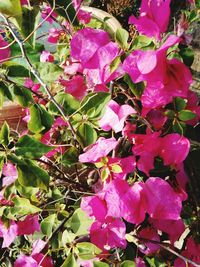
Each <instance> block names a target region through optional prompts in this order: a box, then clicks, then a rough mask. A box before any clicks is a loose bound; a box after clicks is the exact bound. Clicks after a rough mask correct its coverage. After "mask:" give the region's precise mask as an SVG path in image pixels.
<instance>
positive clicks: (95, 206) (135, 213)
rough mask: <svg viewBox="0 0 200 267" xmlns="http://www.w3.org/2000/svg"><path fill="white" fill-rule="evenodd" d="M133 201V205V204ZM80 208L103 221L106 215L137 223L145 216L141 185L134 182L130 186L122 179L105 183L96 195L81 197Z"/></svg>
mask: <svg viewBox="0 0 200 267" xmlns="http://www.w3.org/2000/svg"><path fill="white" fill-rule="evenodd" d="M133 203H134V205H133ZM81 208H82V209H83V210H84V211H85V212H86V213H87V214H88V216H90V217H92V218H95V219H96V220H98V221H100V222H104V220H105V218H106V217H107V216H110V217H115V218H121V217H123V218H124V219H125V220H126V221H128V222H131V223H134V224H138V223H141V222H142V221H143V220H144V218H145V213H146V202H145V196H144V194H143V187H142V186H141V184H140V183H135V184H134V185H133V186H132V187H130V186H129V184H128V183H127V181H125V180H122V179H119V178H118V179H115V180H112V181H111V182H110V183H108V184H105V186H104V188H103V190H102V191H99V192H98V193H97V195H96V196H92V197H83V198H82V202H81Z"/></svg>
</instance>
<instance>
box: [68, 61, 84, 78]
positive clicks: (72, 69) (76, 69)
mask: <svg viewBox="0 0 200 267" xmlns="http://www.w3.org/2000/svg"><path fill="white" fill-rule="evenodd" d="M63 67H64V73H65V74H66V75H69V76H72V75H75V74H77V73H82V72H83V68H82V65H81V63H79V62H73V61H66V62H65V64H64V65H63Z"/></svg>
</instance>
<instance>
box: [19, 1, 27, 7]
mask: <svg viewBox="0 0 200 267" xmlns="http://www.w3.org/2000/svg"><path fill="white" fill-rule="evenodd" d="M20 3H21V5H22V6H25V5H28V0H20Z"/></svg>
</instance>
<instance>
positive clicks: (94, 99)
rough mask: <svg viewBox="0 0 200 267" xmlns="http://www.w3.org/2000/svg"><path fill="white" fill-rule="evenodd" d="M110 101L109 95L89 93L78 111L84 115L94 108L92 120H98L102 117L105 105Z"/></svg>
mask: <svg viewBox="0 0 200 267" xmlns="http://www.w3.org/2000/svg"><path fill="white" fill-rule="evenodd" d="M110 99H111V95H110V94H109V93H105V92H99V93H90V94H88V95H87V96H86V97H85V98H84V99H83V101H82V102H81V108H80V110H81V112H83V113H84V114H87V112H88V111H89V110H90V109H92V108H95V112H94V113H93V114H94V115H93V117H92V118H93V119H98V118H100V117H101V116H102V115H103V113H104V109H105V107H106V104H107V103H108V102H109V101H110Z"/></svg>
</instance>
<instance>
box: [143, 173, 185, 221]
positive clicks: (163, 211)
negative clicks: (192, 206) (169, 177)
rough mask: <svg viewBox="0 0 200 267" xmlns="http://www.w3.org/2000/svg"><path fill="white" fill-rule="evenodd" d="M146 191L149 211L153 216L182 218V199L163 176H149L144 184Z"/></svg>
mask: <svg viewBox="0 0 200 267" xmlns="http://www.w3.org/2000/svg"><path fill="white" fill-rule="evenodd" d="M144 193H145V197H146V201H147V212H148V213H149V215H150V217H151V218H154V219H163V220H178V219H180V213H181V209H182V204H181V199H180V197H179V195H178V194H177V193H176V192H175V191H174V190H173V188H172V187H171V186H170V185H169V184H168V183H167V182H166V181H164V180H162V179H161V178H155V177H151V178H149V179H148V180H147V181H146V183H145V185H144Z"/></svg>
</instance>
